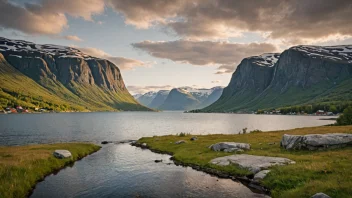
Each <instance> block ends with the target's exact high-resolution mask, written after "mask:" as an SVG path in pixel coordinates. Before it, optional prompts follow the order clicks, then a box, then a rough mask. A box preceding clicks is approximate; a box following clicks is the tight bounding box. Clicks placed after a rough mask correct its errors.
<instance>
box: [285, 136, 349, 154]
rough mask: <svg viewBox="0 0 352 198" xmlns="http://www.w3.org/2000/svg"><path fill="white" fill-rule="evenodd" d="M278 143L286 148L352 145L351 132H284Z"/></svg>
mask: <svg viewBox="0 0 352 198" xmlns="http://www.w3.org/2000/svg"><path fill="white" fill-rule="evenodd" d="M280 145H281V146H282V147H283V148H285V149H287V150H322V149H328V148H340V147H345V146H348V145H352V134H346V133H329V134H311V135H287V134H285V135H284V136H283V137H282V139H281V142H280Z"/></svg>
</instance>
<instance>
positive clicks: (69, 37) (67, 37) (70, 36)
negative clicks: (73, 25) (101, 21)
mask: <svg viewBox="0 0 352 198" xmlns="http://www.w3.org/2000/svg"><path fill="white" fill-rule="evenodd" d="M63 38H64V39H67V40H71V41H77V42H81V41H83V40H82V39H81V38H79V37H78V36H74V35H67V36H64V37H63Z"/></svg>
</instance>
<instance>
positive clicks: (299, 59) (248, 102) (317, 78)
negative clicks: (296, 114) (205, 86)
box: [203, 46, 352, 112]
mask: <svg viewBox="0 0 352 198" xmlns="http://www.w3.org/2000/svg"><path fill="white" fill-rule="evenodd" d="M260 57H263V60H265V59H267V57H268V56H267V55H262V56H260ZM274 57H276V58H277V59H276V60H272V61H271V62H270V61H269V62H270V64H264V63H263V60H261V61H256V59H257V58H258V57H249V58H246V59H244V60H243V61H242V62H241V64H240V65H239V66H238V67H237V69H236V71H235V72H234V74H233V76H232V78H231V82H230V83H229V85H228V86H227V87H226V88H225V89H224V92H223V94H222V96H221V97H220V99H219V100H218V101H216V102H215V103H214V104H212V105H210V106H209V107H207V108H205V109H203V111H209V112H212V111H216V112H224V111H237V112H238V111H251V110H256V109H260V108H275V107H282V106H287V105H297V104H305V103H314V102H317V101H329V100H330V99H329V98H330V97H334V98H336V99H341V98H343V100H351V99H352V95H350V93H352V92H351V91H352V86H351V84H350V83H351V77H352V46H329V47H320V46H295V47H292V48H290V49H287V50H285V51H284V52H283V53H282V54H281V55H278V54H275V55H274ZM264 62H265V63H269V62H268V61H264ZM258 63H259V64H258ZM348 84H350V86H348ZM348 95H350V96H348ZM336 99H335V100H336Z"/></svg>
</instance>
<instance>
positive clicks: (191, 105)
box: [134, 87, 223, 110]
mask: <svg viewBox="0 0 352 198" xmlns="http://www.w3.org/2000/svg"><path fill="white" fill-rule="evenodd" d="M222 90H223V87H213V88H211V89H195V88H192V87H180V88H175V89H172V90H171V91H168V90H160V91H158V92H148V93H146V94H144V95H135V96H134V97H135V98H136V99H137V100H138V101H139V102H140V103H141V104H143V105H145V106H147V107H149V108H153V109H159V110H192V109H197V108H204V107H206V106H208V105H210V104H212V103H213V102H215V101H216V100H218V99H219V97H220V96H221V93H222Z"/></svg>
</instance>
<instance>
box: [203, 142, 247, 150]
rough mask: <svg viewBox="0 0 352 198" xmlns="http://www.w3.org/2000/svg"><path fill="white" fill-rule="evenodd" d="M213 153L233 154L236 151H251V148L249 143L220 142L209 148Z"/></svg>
mask: <svg viewBox="0 0 352 198" xmlns="http://www.w3.org/2000/svg"><path fill="white" fill-rule="evenodd" d="M209 148H210V149H211V150H213V151H225V152H233V151H235V150H234V149H243V150H249V149H251V146H250V145H249V144H247V143H238V142H219V143H216V144H213V145H211V146H210V147H209Z"/></svg>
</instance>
